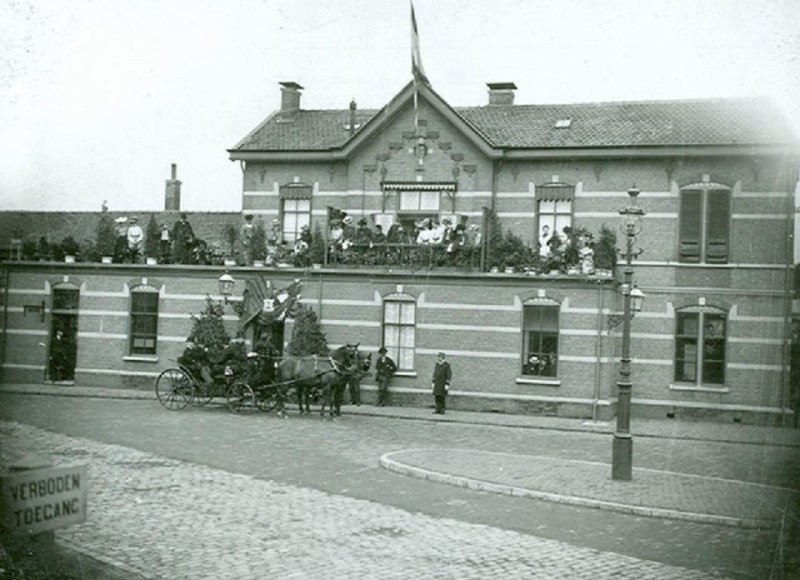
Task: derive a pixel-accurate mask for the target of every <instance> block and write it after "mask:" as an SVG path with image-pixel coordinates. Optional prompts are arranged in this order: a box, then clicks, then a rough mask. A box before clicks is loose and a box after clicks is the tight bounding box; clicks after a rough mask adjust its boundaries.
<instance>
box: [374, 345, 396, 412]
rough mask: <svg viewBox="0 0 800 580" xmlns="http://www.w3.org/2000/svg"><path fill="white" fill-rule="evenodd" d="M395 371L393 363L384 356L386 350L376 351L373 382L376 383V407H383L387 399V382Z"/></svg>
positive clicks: (382, 348)
mask: <svg viewBox="0 0 800 580" xmlns="http://www.w3.org/2000/svg"><path fill="white" fill-rule="evenodd" d="M396 371H397V365H396V364H395V362H394V361H393V360H392V359H391V358H389V357H388V356H386V349H385V348H384V347H381V348H380V349H378V360H377V361H375V380H376V381H377V383H378V402H377V404H376V406H378V407H385V406H386V403H387V401H388V399H389V381H391V380H392V376H393V375H394V373H395V372H396Z"/></svg>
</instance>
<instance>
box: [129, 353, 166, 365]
mask: <svg viewBox="0 0 800 580" xmlns="http://www.w3.org/2000/svg"><path fill="white" fill-rule="evenodd" d="M122 360H124V361H125V362H146V363H157V362H158V355H151V356H150V355H144V354H135V355H134V354H131V355H126V356H123V357H122Z"/></svg>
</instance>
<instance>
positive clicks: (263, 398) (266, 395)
mask: <svg viewBox="0 0 800 580" xmlns="http://www.w3.org/2000/svg"><path fill="white" fill-rule="evenodd" d="M256 405H257V406H258V408H259V409H261V410H262V411H264V412H265V413H266V412H269V411H272V410H273V409H274V408H275V407H277V406H278V387H275V386H264V387H261V388H260V389H259V390H258V394H257V395H256Z"/></svg>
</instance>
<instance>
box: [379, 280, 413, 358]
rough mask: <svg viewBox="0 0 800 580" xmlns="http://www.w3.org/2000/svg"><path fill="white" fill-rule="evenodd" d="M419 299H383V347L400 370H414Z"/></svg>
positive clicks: (406, 296)
mask: <svg viewBox="0 0 800 580" xmlns="http://www.w3.org/2000/svg"><path fill="white" fill-rule="evenodd" d="M416 316H417V299H416V298H414V297H413V296H411V295H409V294H399V293H398V294H389V295H388V296H384V298H383V345H382V346H384V347H385V348H386V350H387V354H388V355H389V356H390V357H391V358H392V360H394V361H395V362H396V363H397V368H398V370H401V371H408V370H412V369H413V368H414V345H415V334H416Z"/></svg>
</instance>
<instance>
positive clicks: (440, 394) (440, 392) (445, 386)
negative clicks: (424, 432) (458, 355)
mask: <svg viewBox="0 0 800 580" xmlns="http://www.w3.org/2000/svg"><path fill="white" fill-rule="evenodd" d="M452 378H453V371H452V369H451V368H450V363H449V362H447V360H446V357H445V354H444V353H443V352H440V353H439V356H438V357H437V358H436V366H435V367H433V379H432V380H431V389H432V390H433V401H434V403H435V404H436V408H435V409H434V411H433V414H434V415H444V407H445V398H446V397H447V391H449V390H450V381H451V380H452Z"/></svg>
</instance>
